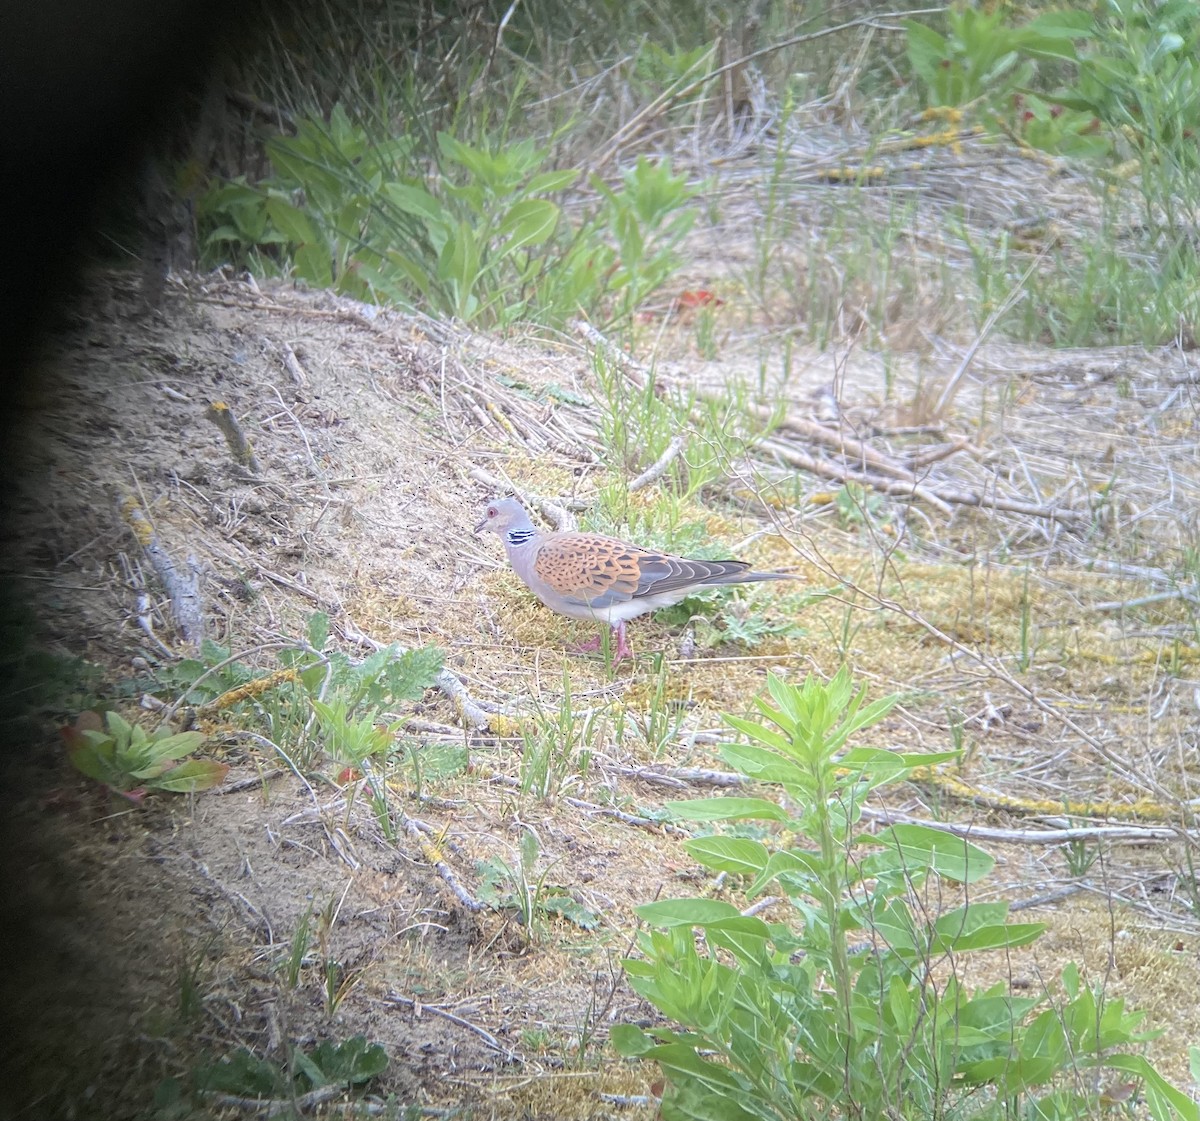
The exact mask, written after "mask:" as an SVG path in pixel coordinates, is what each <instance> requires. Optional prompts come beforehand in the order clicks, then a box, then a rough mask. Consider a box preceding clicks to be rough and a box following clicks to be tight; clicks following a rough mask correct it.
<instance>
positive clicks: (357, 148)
mask: <svg viewBox="0 0 1200 1121" xmlns="http://www.w3.org/2000/svg"><path fill="white" fill-rule="evenodd" d="M267 151H268V155H269V156H270V158H271V162H272V166H273V168H274V174H273V175H272V176H270V177H268V178H266V179H264V180H263V181H262V182H261V183H258V184H251V183H249V182H247V181H246V180H245V179H244V178H243V179H237V180H233V181H229V182H224V183H219V184H217V185H215V186H213V187H212V188H210V190H209V191H208V192H207V193H206V194H205V196H204V197H203V199H202V200H201V203H200V207H199V218H200V222H201V225H202V227H203V228H204V229H205V230H206V233H205V245H206V246H207V252H208V253H209V255H210V258H212V259H214V260H215V259H216V257H217V255H218V254H220V253H225V254H228V253H230V252H232V253H233V254H234V256H235V258H236V259H238V260H239V261H240V262H242V263H245V264H246V265H247V266H248V267H250V268H252V269H255V270H256V271H262V272H266V273H268V274H276V273H283V272H287V271H289V270H290V271H291V272H292V273H293V274H294V275H296V276H297V277H299V278H301V279H303V280H305V281H307V282H308V283H309V284H312V285H314V286H318V287H332V288H335V289H337V290H338V291H340V292H344V293H346V294H347V295H350V296H353V297H355V298H357V299H362V300H372V301H377V302H382V301H387V302H392V303H397V304H400V305H402V306H410V305H413V304H414V303H419V304H420V305H421V306H423V307H425V308H429V309H431V310H435V311H438V312H441V313H442V314H444V315H449V316H454V317H456V318H459V319H462V320H464V321H470V322H480V323H483V324H488V325H498V326H506V325H509V324H512V323H515V322H518V321H520V320H523V319H529V318H532V319H538V320H542V321H546V322H551V323H561V322H563V321H565V319H566V318H567V317H568V316H571V315H574V314H576V313H577V312H578V311H579V310H580V309H581V308H583V309H591V310H599V309H600V308H601V306H602V305H609V306H610V307H612V306H615V307H616V308H617V309H618V311H619V312H620V313H624V312H627V311H628V310H630V309H632V307H634V306H635V305H636V304H637V303H638V302H640V301H641V300H643V299H644V298H645V296H646V295H647V294H648V293H649V292H650V291H652V290H653V289H654V288H656V287H658V286H659V285H660V284H661V283H662V282H663V281H664V280H665V279H666V278H667V277H668V276H669V275H670V274H671V272H672V271H674V269H675V267H676V266H677V263H678V258H677V257H676V255H675V252H674V250H675V246H676V245H677V244H678V242H679V240H680V239H681V238H682V237H683V236H684V234H685V233H686V232H687V230H688V228H689V227H690V226H691V224H692V221H693V220H694V217H695V214H694V211H692V210H691V209H690V208H689V207H688V206H687V204H688V202H689V201H690V200H691V199H692V198H693V197H694V195H695V194H696V192H695V190H694V189H692V188H689V187H688V186H687V185H686V183H685V181H684V179H683V177H682V176H676V175H674V174H673V173H672V171H671V166H670V162H669V161H662V162H651V161H646V160H641V161H639V162H638V164H637V165H636V166H635V167H634V168H631V169H630V170H629V171H627V172H626V173H625V174H624V175H623V177H622V180H621V184H620V185H619V186H618V187H617V188H615V189H614V188H610V187H608V186H606V185H605V184H603V183H602V182H600V181H599V180H597V181H596V182H595V183H594V184H593V186H594V189H595V190H596V192H597V195H598V200H599V201H598V205H595V206H593V208H592V210H593V213H592V215H591V216H590V217H587V218H585V219H584V220H583V221H581V222H580V223H578V224H577V225H575V226H572V225H571V224H570V223H568V222H566V221H565V219H564V217H563V212H562V208H561V206H560V205H559V203H557V202H555V201H553V199H552V198H550V197H547V196H553V195H560V194H561V193H562V192H564V191H565V190H567V189H568V188H570V187H572V186H573V185H574V184H575V182H576V180H577V179H578V178H579V172H578V170H575V169H571V168H567V169H548V168H546V166H545V164H546V160H547V157H548V155H549V152H548V149H546V148H544V147H539V146H537V145H536V144H535V143H534V142H533V141H532V140H529V139H523V140H510V139H508V138H507V134H506V135H505V136H504V137H503V138H501V139H487V140H485V141H481V142H479V143H474V144H473V143H468V142H467V141H465V140H463V139H462V138H460V137H457V136H454V135H452V134H451V133H449V132H440V133H438V134H437V137H436V144H435V146H434V148H433V150H432V151H423V150H419V149H418V147H417V144H416V140H415V138H414V137H412V136H405V137H401V138H393V137H389V136H385V135H383V134H382V133H381V132H380V130H379V129H377V128H373V127H368V126H365V125H363V124H359V123H357V122H354V121H352V120H351V119H350V117H349V115H348V114H347V113H346V111H345V110H344V109H343V108H342V107H341V106H340V105H339V106H335V107H334V108H333V110H332V111H331V112H330V114H329V119H328V120H327V121H326V120H324V119H320V118H315V117H310V118H304V119H302V120H300V121H299V122H298V124H297V128H296V134H295V135H294V136H280V137H276V138H274V139H273V140H272V141H271V142H270V143H269V144H268V146H267Z"/></svg>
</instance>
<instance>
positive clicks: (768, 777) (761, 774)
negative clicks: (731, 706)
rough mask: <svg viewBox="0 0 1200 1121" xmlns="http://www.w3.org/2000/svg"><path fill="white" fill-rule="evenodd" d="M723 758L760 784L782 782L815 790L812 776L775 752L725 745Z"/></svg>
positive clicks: (722, 753)
mask: <svg viewBox="0 0 1200 1121" xmlns="http://www.w3.org/2000/svg"><path fill="white" fill-rule="evenodd" d="M721 758H722V759H724V760H725V762H726V763H728V764H729V765H730V766H731V767H733V768H734V769H735V770H738V771H741V773H742V774H744V775H748V776H749V777H750V778H756V779H758V780H759V781H760V782H780V783H783V784H785V785H787V786H792V787H800V788H802V789H804V790H815V788H816V780H815V779H814V778H813V777H812V775H811V774H810V773H809V772H808V771H806V770H804V769H803V768H801V767H799V766H797V765H796V764H795V763H792V762H790V761H789V760H787V759H783V758H781V757H780V756H779V754H778V753H777V752H775V751H772V750H770V749H769V748H765V747H755V746H753V745H752V744H723V745H722V746H721Z"/></svg>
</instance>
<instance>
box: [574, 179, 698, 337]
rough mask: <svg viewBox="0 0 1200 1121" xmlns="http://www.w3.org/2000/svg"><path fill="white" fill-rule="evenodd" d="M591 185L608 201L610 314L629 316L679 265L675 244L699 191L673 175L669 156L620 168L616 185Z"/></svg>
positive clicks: (686, 225) (687, 223)
mask: <svg viewBox="0 0 1200 1121" xmlns="http://www.w3.org/2000/svg"><path fill="white" fill-rule="evenodd" d="M592 186H593V187H594V188H595V189H596V190H597V191H598V192H599V193H600V195H601V197H602V198H603V199H604V200H605V201H606V202H607V204H608V206H607V209H606V212H605V213H604V215H603V220H605V221H606V223H607V226H608V230H609V233H610V234H611V235H612V237H613V239H614V241H615V243H616V258H615V260H614V262H613V265H614V270H613V271H612V273H611V275H609V276H608V279H607V290H608V291H609V292H610V293H612V294H614V295H617V296H618V297H619V303H618V305H617V307H616V308H614V309H613V311H612V312H611V313H610V318H613V317H615V316H616V315H628V314H630V313H632V312H633V310H634V309H635V308H636V307H637V306H638V305H639V304H640V303H641V302H642V301H643V300H644V299H645V298H646V297H647V296H648V295H649V294H650V293H651V292H653V291H654V290H655V289H656V288H658V287H659V286H660V285H661V284H662V283H663V281H665V280H666V279H667V278H668V277H669V276H670V275H671V274H672V273H673V272H674V271H675V270H676V268H678V266H679V256H678V252H677V249H678V245H679V243H680V242H681V241H682V240H683V239H684V237H686V236H687V233H688V231H689V230H690V229H691V228H692V226H693V225H694V224H695V221H696V210H695V209H694V208H693V207H691V206H690V205H689V204H690V203H691V201H692V200H693V199H694V198H695V197H696V196H697V195H698V194H699V189H698V188H695V187H690V186H688V183H687V179H686V177H685V176H683V175H676V174H674V172H673V171H672V170H671V161H670V159H662V160H650V159H647V158H646V157H645V156H639V157H638V160H637V163H636V164H635V165H634V166H633V167H631V168H629V169H628V170H626V171H624V172H622V174H621V187H620V189H613V188H612V187H609V186H608V185H607V184H605V183H603V182H602V181H601V180H599V179H598V178H593V180H592Z"/></svg>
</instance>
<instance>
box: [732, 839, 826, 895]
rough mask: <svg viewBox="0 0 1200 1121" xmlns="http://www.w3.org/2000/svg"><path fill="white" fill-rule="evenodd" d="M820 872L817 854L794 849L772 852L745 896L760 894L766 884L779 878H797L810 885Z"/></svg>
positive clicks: (819, 859) (819, 860)
mask: <svg viewBox="0 0 1200 1121" xmlns="http://www.w3.org/2000/svg"><path fill="white" fill-rule="evenodd" d="M820 872H821V857H820V855H819V854H818V853H815V852H814V853H807V852H802V851H797V850H795V849H793V850H791V851H787V852H773V853H771V855H770V857H768V859H767V864H766V867H765V868H764V869H763V870H762V874H761V875H760V876H759V877H758V879H757V880H755V881H754V883H752V884H751V885H750V887H749V889H748V890H747V894H748V895H749V896H751V897H753V896H755V895H759V894H761V893H762V891H763V890H764V889H765V888H766V887H767V885H768V884H770V883H771V882H772V881H773V880H776V879H778V878H779V877H780V876H787V875H793V876H798V877H800V878H801V880H802V881H803V882H805V883H811V882H813V881H814V880H816V879H817V878H819V876H820ZM785 886H786V885H785Z"/></svg>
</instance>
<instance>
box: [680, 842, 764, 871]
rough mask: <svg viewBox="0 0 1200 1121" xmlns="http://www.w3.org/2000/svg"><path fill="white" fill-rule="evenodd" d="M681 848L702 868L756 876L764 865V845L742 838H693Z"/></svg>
mask: <svg viewBox="0 0 1200 1121" xmlns="http://www.w3.org/2000/svg"><path fill="white" fill-rule="evenodd" d="M683 847H684V848H685V849H686V850H687V851H688V852H689V853H691V855H692V856H693V857H695V859H696V860H698V861H699V862H700V863H701V864H703V865H704V866H705V867H706V868H711V869H713V870H714V871H716V872H730V873H732V874H734V875H739V876H756V875H758V873H759V872H761V871H762V870H763V868H764V867H765V866H766V863H767V858H768V856H769V855H770V853H769V852H768V851H767V846H766V845H764V844H762V843H761V842H759V841H752V840H750V839H748V838H745V837H696V838H694V839H692V840H688V841H684V843H683Z"/></svg>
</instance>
